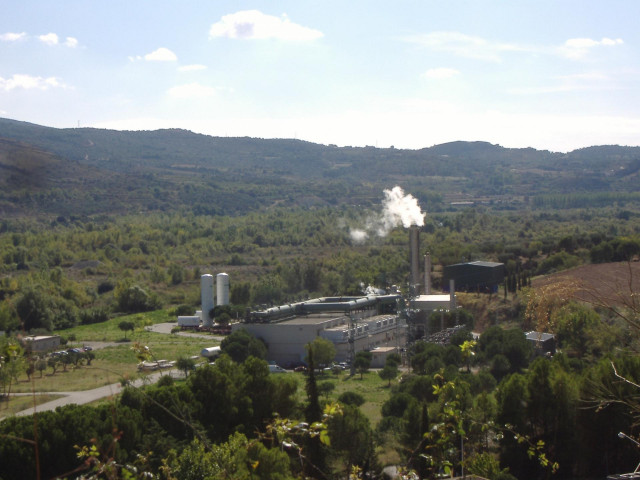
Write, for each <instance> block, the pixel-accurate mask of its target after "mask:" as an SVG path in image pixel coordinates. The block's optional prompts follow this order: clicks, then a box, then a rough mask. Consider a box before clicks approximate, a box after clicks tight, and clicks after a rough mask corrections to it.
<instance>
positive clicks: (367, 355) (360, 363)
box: [353, 350, 373, 379]
mask: <svg viewBox="0 0 640 480" xmlns="http://www.w3.org/2000/svg"><path fill="white" fill-rule="evenodd" d="M372 357H373V355H371V352H367V351H365V350H362V351H360V352H357V353H356V358H355V360H354V362H353V365H354V366H355V368H356V371H357V372H358V373H359V374H360V379H362V376H363V375H364V374H365V373H367V372H368V371H369V368H370V367H371V358H372Z"/></svg>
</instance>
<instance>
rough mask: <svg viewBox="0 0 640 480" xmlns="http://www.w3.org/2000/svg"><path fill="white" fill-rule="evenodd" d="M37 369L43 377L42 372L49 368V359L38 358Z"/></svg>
mask: <svg viewBox="0 0 640 480" xmlns="http://www.w3.org/2000/svg"><path fill="white" fill-rule="evenodd" d="M35 367H36V370H38V371H39V372H40V378H42V372H43V371H45V370H46V369H47V361H46V360H45V359H44V358H39V359H38V360H36V365H35Z"/></svg>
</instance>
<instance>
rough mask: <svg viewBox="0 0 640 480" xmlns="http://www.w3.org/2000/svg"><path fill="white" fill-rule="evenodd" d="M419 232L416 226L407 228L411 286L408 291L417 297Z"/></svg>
mask: <svg viewBox="0 0 640 480" xmlns="http://www.w3.org/2000/svg"><path fill="white" fill-rule="evenodd" d="M419 250H420V230H419V229H418V226H417V225H411V227H410V228H409V255H410V262H411V280H410V281H411V285H410V288H409V291H410V292H411V295H414V296H415V295H417V293H418V292H419V289H418V285H419V283H420V265H419V258H420V257H419V255H420V252H419Z"/></svg>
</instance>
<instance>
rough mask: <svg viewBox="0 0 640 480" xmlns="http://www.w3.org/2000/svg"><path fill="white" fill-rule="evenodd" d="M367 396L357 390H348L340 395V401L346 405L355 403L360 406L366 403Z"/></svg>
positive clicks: (355, 405)
mask: <svg viewBox="0 0 640 480" xmlns="http://www.w3.org/2000/svg"><path fill="white" fill-rule="evenodd" d="M365 401H366V400H365V398H364V397H363V396H362V395H360V394H359V393H357V392H352V391H346V392H344V393H342V394H340V396H339V397H338V402H339V403H341V404H345V405H353V406H354V407H359V406H360V405H362V404H364V402H365Z"/></svg>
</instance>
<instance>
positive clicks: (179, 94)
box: [167, 83, 216, 99]
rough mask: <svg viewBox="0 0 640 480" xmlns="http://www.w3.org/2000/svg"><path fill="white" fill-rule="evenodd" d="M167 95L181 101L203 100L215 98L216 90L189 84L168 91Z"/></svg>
mask: <svg viewBox="0 0 640 480" xmlns="http://www.w3.org/2000/svg"><path fill="white" fill-rule="evenodd" d="M167 93H168V94H169V95H170V96H171V97H174V98H180V99H187V98H203V97H212V96H214V95H215V94H216V89H215V88H213V87H207V86H206V85H201V84H199V83H187V84H185V85H178V86H175V87H172V88H170V89H169V90H168V91H167Z"/></svg>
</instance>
